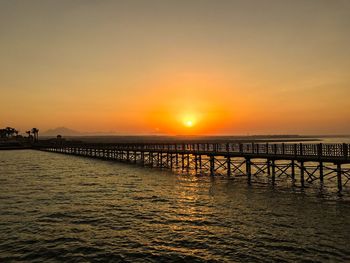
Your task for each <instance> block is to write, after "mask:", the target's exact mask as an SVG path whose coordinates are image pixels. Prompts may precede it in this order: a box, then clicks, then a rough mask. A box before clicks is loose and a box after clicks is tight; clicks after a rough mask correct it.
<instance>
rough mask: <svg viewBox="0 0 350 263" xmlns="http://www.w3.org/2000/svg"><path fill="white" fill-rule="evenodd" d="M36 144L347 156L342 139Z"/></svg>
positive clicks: (349, 146) (349, 157) (349, 148)
mask: <svg viewBox="0 0 350 263" xmlns="http://www.w3.org/2000/svg"><path fill="white" fill-rule="evenodd" d="M40 147H80V148H97V149H115V150H125V151H162V152H184V153H193V154H195V153H201V154H203V153H208V154H220V155H232V154H233V155H242V156H247V155H253V156H256V157H258V156H264V157H266V156H267V155H268V156H279V157H283V156H286V157H288V156H289V157H299V158H302V157H317V158H329V159H333V158H334V159H345V160H350V144H346V143H335V144H329V143H278V144H272V143H115V144H104V143H103V144H102V143H100V144H97V143H89V144H85V143H73V142H60V143H54V144H50V145H46V146H45V145H41V146H40Z"/></svg>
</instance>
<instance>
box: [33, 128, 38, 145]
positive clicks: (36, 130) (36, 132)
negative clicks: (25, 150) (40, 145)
mask: <svg viewBox="0 0 350 263" xmlns="http://www.w3.org/2000/svg"><path fill="white" fill-rule="evenodd" d="M32 133H33V135H34V142H37V141H39V129H37V128H33V129H32Z"/></svg>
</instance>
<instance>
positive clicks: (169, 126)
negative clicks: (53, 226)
mask: <svg viewBox="0 0 350 263" xmlns="http://www.w3.org/2000/svg"><path fill="white" fill-rule="evenodd" d="M349 98H350V1H348V0H327V1H324V0H303V1H299V0H274V1H273V0H242V1H240V0H230V1H228V0H211V1H209V0H124V1H122V0H120V1H117V0H114V1H109V0H102V1H97V0H94V1H90V0H84V1H79V0H74V1H65V0H60V1H53V0H45V1H44V0H42V1H36V0H30V1H21V0H19V1H17V0H0V127H2V126H4V127H5V126H12V127H16V128H18V129H19V130H21V131H25V130H27V129H29V128H31V127H38V128H39V129H40V130H41V131H45V130H47V129H50V128H55V127H60V126H65V127H68V128H71V129H74V130H78V131H82V132H115V133H116V134H135V135H137V134H167V135H176V134H200V135H204V134H205V135H221V134H222V135H247V134H250V135H253V134H350V102H349Z"/></svg>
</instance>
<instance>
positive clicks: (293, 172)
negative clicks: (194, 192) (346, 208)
mask: <svg viewBox="0 0 350 263" xmlns="http://www.w3.org/2000/svg"><path fill="white" fill-rule="evenodd" d="M35 148H36V149H39V150H42V151H49V152H56V153H63V154H70V155H76V156H84V157H90V158H98V159H105V160H114V161H120V162H127V163H134V164H140V165H143V166H149V167H159V168H166V169H170V170H177V169H181V171H186V172H194V173H196V174H204V173H206V174H209V175H210V176H217V175H226V176H228V177H231V176H245V177H246V179H247V183H248V184H251V183H252V177H255V176H258V175H267V176H268V177H269V178H270V180H271V183H272V184H273V185H275V181H276V178H277V177H281V176H285V177H287V178H288V179H289V180H291V182H292V183H293V185H296V184H298V185H299V186H300V187H305V185H306V183H312V182H314V181H316V180H319V182H320V183H321V184H323V182H324V180H325V179H335V178H336V186H337V188H338V192H341V191H342V189H343V187H344V186H345V185H346V184H347V183H348V182H349V180H350V169H349V168H347V167H345V165H346V164H349V163H350V145H349V144H346V143H340V144H326V143H278V144H271V143H231V142H230V143H222V142H221V143H198V142H195V143H194V142H186V143H112V144H109V143H81V142H66V141H56V142H50V143H48V142H46V143H39V144H37V145H36V146H35ZM297 170H298V172H297ZM297 177H298V178H297Z"/></svg>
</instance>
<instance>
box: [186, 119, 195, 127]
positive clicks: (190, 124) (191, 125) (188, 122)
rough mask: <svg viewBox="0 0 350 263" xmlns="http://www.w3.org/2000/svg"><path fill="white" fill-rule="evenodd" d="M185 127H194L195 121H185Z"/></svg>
mask: <svg viewBox="0 0 350 263" xmlns="http://www.w3.org/2000/svg"><path fill="white" fill-rule="evenodd" d="M184 124H185V126H186V127H189V128H190V127H193V125H194V123H193V120H185V123H184Z"/></svg>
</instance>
